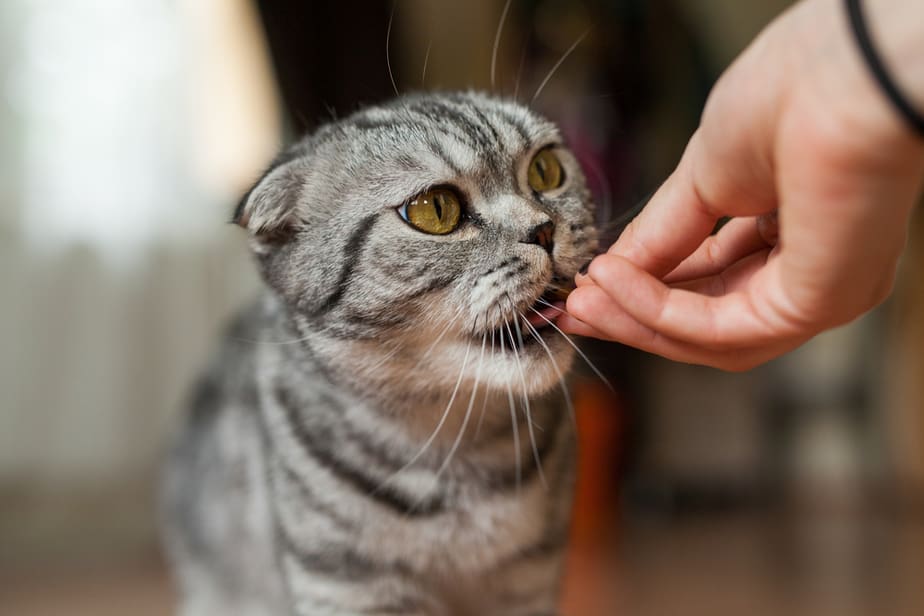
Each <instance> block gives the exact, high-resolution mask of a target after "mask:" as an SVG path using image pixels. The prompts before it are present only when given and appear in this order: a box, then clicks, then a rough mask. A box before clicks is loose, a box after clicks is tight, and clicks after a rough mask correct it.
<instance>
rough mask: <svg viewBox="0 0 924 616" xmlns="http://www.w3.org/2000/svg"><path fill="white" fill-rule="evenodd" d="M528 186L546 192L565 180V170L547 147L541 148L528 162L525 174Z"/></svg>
mask: <svg viewBox="0 0 924 616" xmlns="http://www.w3.org/2000/svg"><path fill="white" fill-rule="evenodd" d="M526 179H527V181H529V187H530V188H532V189H533V190H535V191H536V192H548V191H550V190H554V189H556V188H558V187H559V186H561V185H562V183H563V182H564V181H565V170H564V169H562V166H561V161H559V160H558V157H557V156H555V153H554V152H552V150H550V149H549V148H546V149H544V150H541V151H540V152H539V153H538V154H536V155H535V156H534V157H533V160H532V161H531V162H530V163H529V170H528V171H527V174H526Z"/></svg>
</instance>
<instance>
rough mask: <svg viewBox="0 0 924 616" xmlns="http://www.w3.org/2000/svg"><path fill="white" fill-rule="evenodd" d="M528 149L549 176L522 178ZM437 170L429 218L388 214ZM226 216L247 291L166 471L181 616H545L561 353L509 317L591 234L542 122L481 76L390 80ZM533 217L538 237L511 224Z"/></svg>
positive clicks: (562, 489)
mask: <svg viewBox="0 0 924 616" xmlns="http://www.w3.org/2000/svg"><path fill="white" fill-rule="evenodd" d="M546 147H552V148H554V151H555V152H556V154H557V156H558V158H559V159H560V160H561V161H562V164H563V166H564V169H565V177H566V179H565V182H564V184H563V185H562V186H561V187H560V188H558V189H555V190H553V191H551V192H549V193H546V194H542V195H540V194H534V193H533V192H532V191H531V190H529V188H528V185H527V183H526V168H527V165H528V164H529V161H530V160H531V158H532V157H533V156H534V155H535V153H536V152H538V151H539V150H540V149H542V148H546ZM437 185H442V186H452V187H454V188H455V189H456V190H457V191H458V192H459V193H460V194H461V195H462V196H463V198H464V201H465V209H466V220H465V221H464V223H463V224H462V225H461V226H460V227H459V228H458V229H457V230H456V231H454V232H453V233H450V234H448V235H445V236H433V235H426V234H423V233H421V232H419V231H416V230H415V229H413V228H411V227H410V226H409V225H407V224H406V223H405V222H404V221H403V220H402V219H401V218H400V217H399V216H398V214H397V212H396V208H397V207H398V206H400V205H401V204H403V203H405V202H406V201H407V200H409V199H411V198H413V197H414V196H415V195H416V194H418V193H420V192H421V191H423V190H425V189H428V188H429V187H433V186H437ZM235 219H236V220H237V221H238V222H239V224H241V225H242V226H243V227H245V228H246V229H247V231H248V233H249V237H250V241H251V245H252V247H253V250H254V254H255V255H256V259H257V263H258V266H259V267H260V269H261V272H262V274H263V277H264V279H265V280H266V283H267V286H268V290H267V293H266V294H265V297H264V298H263V299H261V300H260V301H259V302H258V303H257V304H255V305H254V306H253V307H252V308H251V309H249V310H248V311H247V312H246V313H245V314H243V315H241V317H240V318H239V319H238V320H237V322H236V323H235V325H234V326H233V327H232V329H231V330H230V332H229V334H228V336H227V337H226V340H225V342H224V344H223V347H222V350H221V353H219V355H218V357H217V358H216V360H215V362H214V363H213V365H212V367H211V369H210V370H209V372H208V373H207V374H206V375H205V377H204V378H203V379H202V381H201V382H200V385H199V389H198V391H197V395H196V396H195V399H194V403H193V408H192V412H191V414H190V416H189V420H188V422H187V424H186V426H185V428H184V430H183V432H182V434H181V435H180V438H179V439H178V442H177V444H176V447H175V449H174V452H173V455H172V456H171V459H170V464H169V466H168V472H167V476H166V477H167V478H166V484H165V486H166V487H165V499H164V502H165V507H166V520H167V523H166V529H167V532H166V538H167V547H168V551H169V554H170V557H171V560H172V562H173V565H174V569H175V572H176V576H177V580H178V582H179V588H180V591H181V610H180V611H181V613H182V614H186V615H189V616H207V615H218V614H247V615H254V616H256V615H270V614H273V615H275V614H299V615H305V614H311V615H346V614H350V615H352V614H420V615H424V614H426V615H444V614H445V615H450V614H452V615H463V614H464V615H468V614H505V615H523V616H527V615H536V616H538V615H541V614H553V613H555V605H556V594H557V588H558V578H559V573H560V568H561V554H562V547H563V544H564V541H565V536H566V529H567V524H568V510H569V507H570V491H571V483H572V475H573V457H574V456H573V449H574V442H573V436H574V435H573V429H572V427H571V425H570V419H569V418H568V416H567V412H566V411H565V406H564V404H563V400H562V395H563V394H562V393H561V391H562V389H563V387H562V388H559V387H558V385H559V383H560V380H561V378H562V377H561V373H563V372H564V371H566V370H567V369H568V367H569V366H570V364H571V362H572V353H573V350H572V348H571V347H570V346H569V343H568V342H567V341H565V340H564V339H563V338H562V337H561V336H559V335H558V334H557V333H556V332H555V331H554V330H553V329H552V328H550V327H548V328H543V329H541V331H540V332H537V333H538V334H539V335H541V337H542V339H543V340H542V342H541V343H540V342H538V341H536V340H532V337H533V332H531V331H530V330H529V326H527V325H526V324H525V323H524V320H523V319H522V318H521V316H520V315H526V314H529V311H530V307H531V306H533V305H534V302H536V300H537V298H539V297H540V295H541V294H542V293H543V291H544V290H546V289H547V288H548V287H549V286H550V285H554V284H556V281H563V280H570V279H571V278H572V277H573V275H574V273H575V272H576V271H577V270H578V268H579V267H580V266H581V265H582V264H583V263H584V262H586V261H587V260H588V259H589V258H590V256H592V254H593V250H594V249H595V248H596V241H595V239H594V238H595V231H594V229H593V225H592V219H593V217H592V209H591V205H590V199H589V196H588V192H587V189H586V187H585V183H584V178H583V175H582V173H581V170H580V168H579V167H578V165H577V163H576V161H575V159H574V157H573V156H572V155H571V154H570V153H569V152H568V150H567V149H566V148H565V147H564V145H563V144H562V142H561V137H560V135H559V133H558V131H557V129H556V128H555V126H554V125H552V124H551V123H549V122H548V121H546V120H544V119H542V118H540V117H538V116H537V115H535V114H534V113H533V112H531V111H529V110H527V109H526V108H524V107H522V106H519V105H517V104H515V103H512V102H509V101H502V100H497V99H493V98H488V97H486V96H483V95H480V94H474V93H468V94H440V95H416V96H408V97H404V98H400V99H398V100H395V101H393V102H391V103H389V104H386V105H382V106H377V107H371V108H368V109H365V110H362V111H359V112H357V113H356V114H354V115H353V116H350V117H348V118H345V119H343V120H340V121H338V122H335V123H332V124H329V125H326V126H324V127H322V128H320V129H319V130H317V131H316V132H315V134H314V135H312V136H309V137H307V138H305V139H304V140H302V141H301V142H299V143H297V144H296V145H294V146H293V147H292V148H290V149H289V150H288V151H287V152H285V153H284V154H283V155H281V156H280V157H279V158H278V159H277V160H276V161H275V162H274V163H273V165H272V166H271V168H270V169H269V170H268V171H267V172H266V173H265V174H264V176H263V177H262V178H261V180H260V181H259V182H258V183H257V185H256V186H255V187H254V188H253V190H251V192H250V193H249V194H248V195H247V196H246V197H245V199H244V200H243V201H242V203H241V205H240V207H239V208H238V211H237V212H236V214H235ZM549 221H551V222H552V223H553V224H554V225H555V226H554V234H553V240H554V243H553V244H552V245H548V246H546V248H548V252H547V250H546V249H545V248H544V247H541V246H538V245H536V244H535V243H531V242H530V241H529V237H530V232H531V230H534V229H536V228H538V225H542V224H546V223H548V222H549ZM562 385H563V383H562ZM527 414H528V417H527Z"/></svg>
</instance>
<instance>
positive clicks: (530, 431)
mask: <svg viewBox="0 0 924 616" xmlns="http://www.w3.org/2000/svg"><path fill="white" fill-rule="evenodd" d="M513 324H514V326H515V329H516V330H517V340H518V342H519V343H520V348H521V349H522V348H523V334H522V333H521V332H520V324H519V322H517V321H514V323H513ZM507 333H508V334H510V340H511V342H512V341H513V333H512V332H511V331H510V323H507ZM513 359H514V361H516V364H517V372H518V373H519V374H520V385H521V386H522V387H523V408H524V409H525V410H526V431H527V433H528V434H529V444H530V446H531V447H532V449H533V460H535V462H536V470H537V471H538V472H539V479H540V480H541V481H542V485H543V486H545V487H548V484H547V483H546V481H545V473H544V472H543V471H542V461H541V460H540V459H539V448H538V447H537V446H536V433H535V431H534V430H533V418H532V414H531V413H530V408H529V395H528V394H527V393H526V377H525V376H524V375H523V366H522V364H521V363H520V353H519V351H517V350H516V349H514V352H513Z"/></svg>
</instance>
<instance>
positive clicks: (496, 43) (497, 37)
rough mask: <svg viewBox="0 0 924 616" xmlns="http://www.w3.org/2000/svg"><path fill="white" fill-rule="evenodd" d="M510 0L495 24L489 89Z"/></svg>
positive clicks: (492, 84) (492, 80) (492, 79)
mask: <svg viewBox="0 0 924 616" xmlns="http://www.w3.org/2000/svg"><path fill="white" fill-rule="evenodd" d="M511 1H512V0H507V3H506V4H505V5H504V11H503V13H501V18H500V21H499V22H498V24H497V32H496V33H495V34H494V50H493V51H492V52H491V89H492V90H493V89H494V69H495V68H496V67H497V48H498V47H499V46H500V38H501V32H503V30H504V20H505V19H507V11H508V10H510V3H511Z"/></svg>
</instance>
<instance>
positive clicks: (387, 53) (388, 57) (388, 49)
mask: <svg viewBox="0 0 924 616" xmlns="http://www.w3.org/2000/svg"><path fill="white" fill-rule="evenodd" d="M397 6H398V0H395V1H394V2H393V3H392V5H391V14H390V15H389V16H388V32H387V33H386V34H385V63H386V64H387V65H388V77H389V79H391V87H392V88H394V90H395V96H401V95H400V94H399V93H398V85H397V84H396V83H395V74H394V73H393V72H392V70H391V26H392V24H393V23H394V21H395V8H396V7H397Z"/></svg>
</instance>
